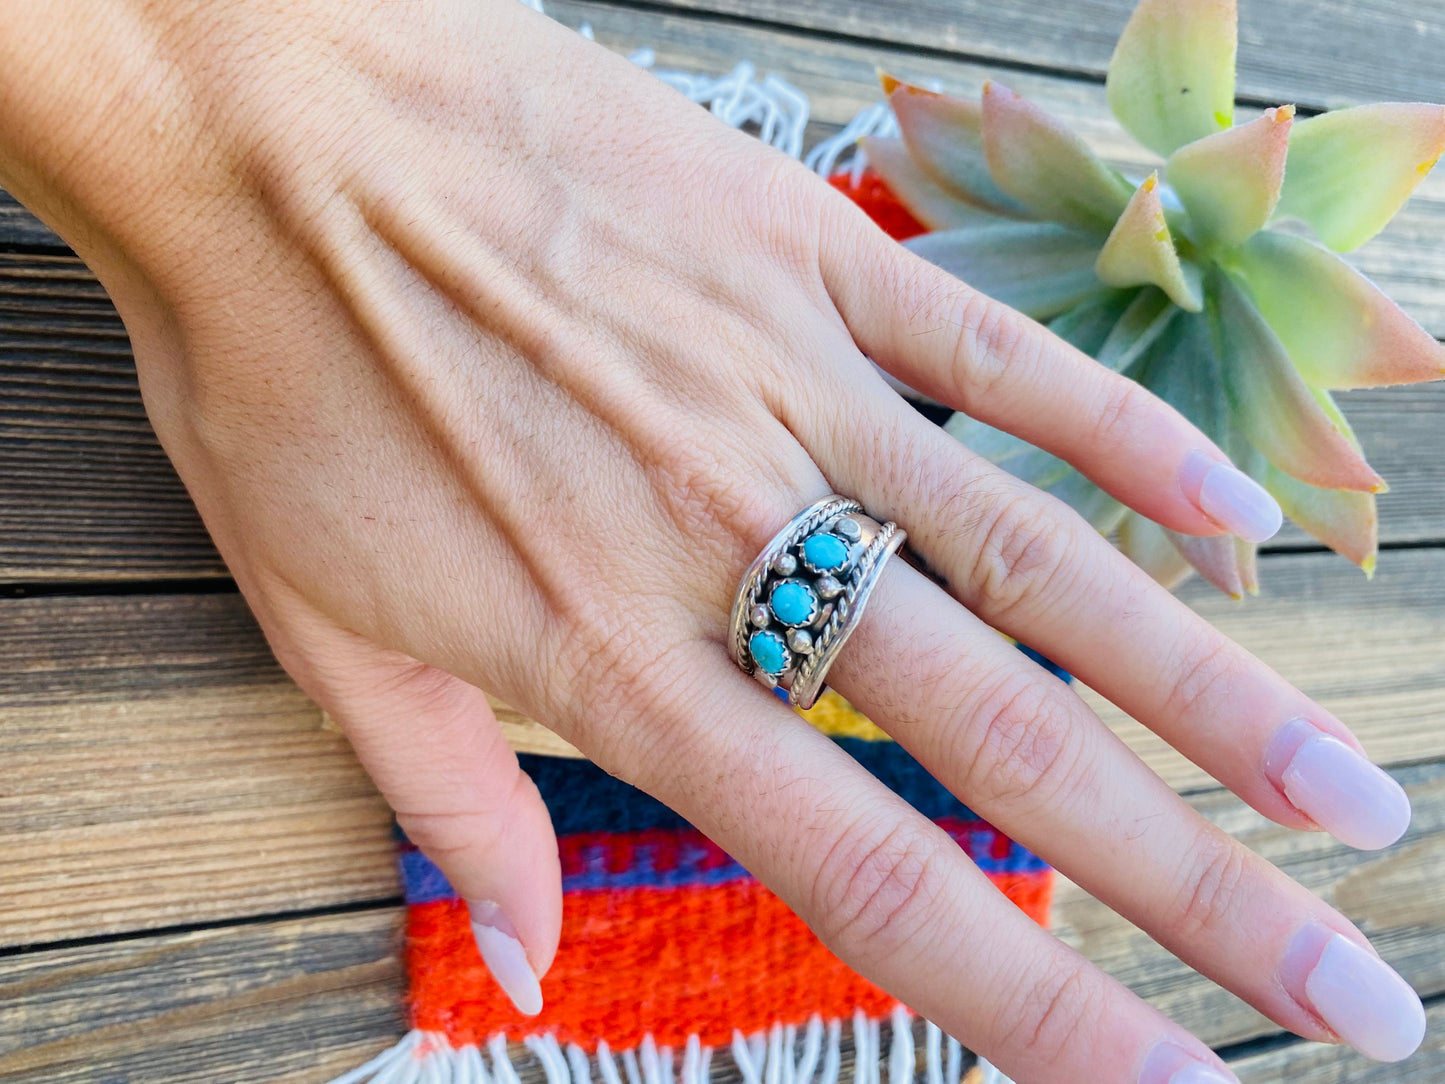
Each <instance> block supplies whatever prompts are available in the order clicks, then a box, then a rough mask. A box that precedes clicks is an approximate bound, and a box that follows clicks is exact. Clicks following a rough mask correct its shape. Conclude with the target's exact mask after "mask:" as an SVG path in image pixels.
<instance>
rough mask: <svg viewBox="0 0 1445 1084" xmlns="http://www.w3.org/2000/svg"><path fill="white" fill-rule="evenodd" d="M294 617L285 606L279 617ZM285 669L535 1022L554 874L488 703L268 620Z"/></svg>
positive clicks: (552, 846) (314, 625)
mask: <svg viewBox="0 0 1445 1084" xmlns="http://www.w3.org/2000/svg"><path fill="white" fill-rule="evenodd" d="M289 609H291V608H290V607H288V610H289ZM263 624H264V625H265V629H266V635H267V638H268V639H269V640H270V641H271V646H272V648H273V649H274V650H275V651H276V655H277V657H278V658H279V659H280V660H281V663H282V665H283V666H285V667H286V669H287V671H288V672H289V673H290V674H291V676H292V677H293V678H295V679H296V681H297V684H299V685H300V686H301V687H302V688H303V689H304V690H305V691H306V692H307V694H308V695H310V696H311V697H312V699H314V700H315V701H316V702H317V703H318V704H320V705H321V707H322V708H323V709H324V710H325V711H326V712H327V713H329V714H330V715H331V716H332V717H333V718H334V719H335V720H336V722H337V723H338V724H339V725H340V727H341V729H342V730H343V731H344V732H345V733H346V736H347V737H348V738H349V739H350V741H351V744H352V746H353V748H355V750H356V755H357V757H358V758H359V759H360V760H361V763H362V766H363V767H365V768H366V770H367V773H368V774H370V776H371V778H372V780H373V781H374V782H375V783H376V785H377V787H378V788H380V790H381V793H382V794H383V796H385V798H386V800H387V802H388V803H389V804H390V805H391V807H392V809H394V810H395V811H396V819H397V823H398V824H399V825H400V826H401V828H402V830H403V831H404V832H405V833H406V834H407V837H408V839H410V840H411V842H412V843H414V844H416V846H417V847H418V848H420V849H421V851H422V852H423V853H424V854H426V856H427V857H428V858H430V859H431V860H432V861H433V862H435V863H436V865H437V866H438V868H440V869H441V871H442V873H444V874H445V875H446V878H447V880H448V881H450V882H451V885H452V887H453V888H454V889H455V890H456V892H457V895H459V896H460V897H461V898H462V899H464V900H465V901H466V902H467V906H468V907H469V909H470V911H471V919H472V931H473V933H474V934H475V936H476V940H477V948H478V950H479V951H480V953H481V957H482V960H483V961H484V962H485V963H486V965H487V969H488V970H489V971H490V972H491V974H492V977H493V978H494V979H496V981H497V985H498V986H500V987H501V988H502V990H503V991H504V992H505V993H506V994H507V996H508V997H509V998H511V1000H512V1003H513V1004H514V1005H516V1007H517V1009H518V1010H519V1011H521V1012H523V1013H527V1014H529V1015H535V1014H536V1013H539V1012H541V1010H542V990H541V985H540V982H539V978H540V977H541V976H542V975H545V974H546V973H547V969H548V968H549V967H551V965H552V959H553V957H554V956H555V955H556V953H557V942H558V939H559V937H560V936H561V928H562V873H561V866H560V863H559V860H558V855H557V838H556V835H555V834H554V833H553V831H552V819H551V815H550V814H549V813H548V812H547V807H546V805H545V804H543V802H542V796H541V794H540V793H539V792H538V790H537V787H536V785H535V784H533V782H532V780H531V779H530V778H529V777H528V776H527V775H526V773H525V772H523V771H522V770H521V768H520V766H519V765H518V763H517V757H516V754H515V753H514V752H513V751H512V749H511V747H510V746H509V745H508V744H507V740H506V738H505V737H504V736H503V734H502V729H501V727H500V725H499V724H498V723H497V718H496V716H495V715H494V714H493V713H492V709H491V706H490V705H489V704H488V703H487V698H486V695H485V694H484V693H483V692H482V691H481V690H480V689H478V688H476V687H475V686H472V685H469V684H468V683H466V682H465V681H462V680H461V679H460V678H457V677H455V676H453V675H451V674H448V673H446V672H445V671H443V670H439V669H437V668H436V667H434V666H429V665H427V664H425V663H423V662H419V661H418V660H416V659H414V658H412V657H410V656H409V655H404V654H401V653H400V652H396V651H391V650H389V649H387V648H383V647H381V646H380V645H378V644H376V643H375V642H373V641H371V640H368V639H366V638H365V637H363V636H360V635H358V634H356V633H354V632H351V631H349V630H347V629H343V628H340V627H339V626H337V625H335V624H333V623H332V622H330V621H329V620H328V619H327V618H325V617H324V616H322V615H320V614H318V613H315V612H307V613H304V614H300V615H297V614H294V613H288V614H287V619H286V621H285V627H284V628H277V627H276V625H277V622H276V621H274V620H272V621H265V620H264V619H263Z"/></svg>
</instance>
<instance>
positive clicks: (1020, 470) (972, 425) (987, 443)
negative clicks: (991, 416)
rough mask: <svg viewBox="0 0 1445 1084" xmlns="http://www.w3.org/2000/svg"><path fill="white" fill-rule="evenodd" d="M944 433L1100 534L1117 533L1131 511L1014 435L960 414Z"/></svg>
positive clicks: (956, 415) (1042, 451) (1061, 462)
mask: <svg viewBox="0 0 1445 1084" xmlns="http://www.w3.org/2000/svg"><path fill="white" fill-rule="evenodd" d="M943 428H944V430H945V431H946V432H947V433H949V434H950V435H951V436H953V437H954V438H955V439H956V440H958V441H959V442H961V443H962V444H963V445H965V446H966V447H967V448H969V449H970V450H971V451H973V452H976V453H977V454H979V455H981V456H983V457H984V458H985V459H987V460H988V461H989V462H990V463H992V464H993V465H994V466H996V467H999V468H1000V469H1002V470H1005V471H1008V473H1009V474H1012V475H1013V476H1014V477H1015V478H1018V479H1019V480H1020V481H1023V482H1027V483H1028V484H1029V485H1031V486H1034V487H1035V488H1037V489H1041V490H1043V491H1044V492H1045V493H1049V494H1052V495H1053V496H1055V497H1057V498H1058V499H1059V500H1061V501H1063V502H1064V503H1065V504H1067V505H1069V507H1071V508H1073V509H1074V511H1076V512H1078V513H1079V515H1081V516H1083V517H1084V519H1085V520H1086V521H1088V523H1089V525H1090V526H1092V527H1093V528H1094V529H1095V530H1096V531H1098V532H1099V533H1100V534H1108V533H1110V532H1111V531H1113V530H1114V529H1115V528H1116V527H1117V526H1118V525H1119V521H1120V520H1121V519H1123V518H1124V516H1125V514H1126V513H1127V512H1128V509H1127V508H1125V507H1124V505H1122V504H1120V503H1119V502H1118V501H1117V500H1115V499H1114V498H1113V497H1111V496H1109V494H1107V493H1105V492H1104V491H1103V490H1102V489H1100V488H1099V487H1098V486H1096V485H1095V484H1094V483H1093V482H1091V481H1089V480H1088V479H1087V478H1085V477H1084V476H1083V475H1082V474H1080V473H1079V472H1078V471H1076V470H1075V469H1074V468H1073V467H1071V466H1070V465H1069V464H1068V463H1066V462H1064V461H1063V460H1062V459H1059V458H1058V457H1057V456H1054V455H1051V454H1049V453H1048V452H1046V451H1044V450H1043V449H1041V448H1037V447H1035V446H1034V445H1032V444H1030V443H1029V442H1028V441H1026V440H1021V439H1019V438H1018V437H1016V436H1014V435H1013V434H1012V433H1006V432H1004V431H1003V430H1002V429H995V428H994V427H993V426H991V425H988V424H986V423H984V422H981V421H978V420H977V419H975V418H970V417H969V416H968V415H967V414H963V413H957V414H954V415H953V417H951V418H950V419H949V420H948V421H947V423H945V425H944V427H943Z"/></svg>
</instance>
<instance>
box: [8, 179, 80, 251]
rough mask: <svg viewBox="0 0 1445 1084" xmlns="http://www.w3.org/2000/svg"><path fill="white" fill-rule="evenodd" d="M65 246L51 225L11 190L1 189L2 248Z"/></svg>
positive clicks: (50, 247)
mask: <svg viewBox="0 0 1445 1084" xmlns="http://www.w3.org/2000/svg"><path fill="white" fill-rule="evenodd" d="M65 247H66V244H65V242H64V241H62V240H61V239H60V238H59V237H56V236H55V234H54V233H52V232H51V231H50V227H48V226H46V225H45V223H43V222H41V221H40V220H39V219H38V218H36V217H35V216H34V215H32V214H31V213H30V212H29V211H27V210H26V209H25V208H24V207H22V206H20V204H19V203H18V202H16V200H15V197H14V196H12V195H11V194H10V193H9V192H5V191H0V250H14V249H22V250H23V249H57V248H58V249H64V248H65Z"/></svg>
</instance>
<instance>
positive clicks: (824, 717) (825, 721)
mask: <svg viewBox="0 0 1445 1084" xmlns="http://www.w3.org/2000/svg"><path fill="white" fill-rule="evenodd" d="M795 710H796V709H795ZM798 714H799V715H801V716H802V717H803V718H804V719H806V720H808V722H810V723H812V724H813V725H814V726H815V727H817V728H818V729H819V730H821V731H822V732H823V733H824V734H827V735H828V736H829V737H830V738H861V739H862V740H863V741H892V740H893V739H892V738H890V737H889V736H888V735H887V734H885V733H883V731H882V730H880V729H879V728H878V725H877V724H876V723H874V722H873V721H872V720H871V719H869V718H868V717H867V716H866V715H864V714H863V713H862V712H861V711H859V710H858V709H857V708H855V707H854V706H853V705H852V704H850V703H848V701H846V700H844V699H843V698H842V697H841V696H839V695H838V694H837V693H835V692H834V691H833V690H832V689H827V690H825V691H824V693H823V695H822V696H820V697H818V699H817V700H816V701H815V702H814V704H813V706H812V707H811V708H809V709H808V710H807V711H799V712H798Z"/></svg>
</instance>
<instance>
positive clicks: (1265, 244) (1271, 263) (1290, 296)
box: [1236, 230, 1445, 388]
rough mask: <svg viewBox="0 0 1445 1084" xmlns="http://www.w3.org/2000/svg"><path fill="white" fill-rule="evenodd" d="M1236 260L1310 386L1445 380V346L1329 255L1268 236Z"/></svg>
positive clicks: (1274, 234)
mask: <svg viewBox="0 0 1445 1084" xmlns="http://www.w3.org/2000/svg"><path fill="white" fill-rule="evenodd" d="M1236 261H1237V262H1236V267H1237V270H1238V271H1239V273H1240V275H1241V276H1242V277H1243V279H1244V281H1245V283H1246V284H1247V285H1248V286H1249V292H1250V294H1251V295H1252V297H1253V299H1254V303H1255V305H1256V306H1258V308H1259V311H1260V312H1261V313H1263V314H1264V318H1265V319H1266V320H1268V321H1269V326H1270V327H1272V328H1273V329H1274V332H1275V334H1276V335H1278V336H1279V338H1280V341H1281V342H1282V343H1284V346H1285V349H1286V350H1288V351H1289V356H1290V360H1291V361H1293V362H1294V364H1295V367H1296V368H1297V369H1298V370H1299V372H1300V375H1301V376H1302V377H1304V379H1305V382H1306V383H1307V384H1310V385H1312V386H1314V387H1317V388H1371V387H1379V386H1382V385H1386V384H1411V383H1415V382H1417V381H1422V380H1438V379H1440V377H1442V376H1445V345H1442V344H1441V343H1439V342H1437V341H1436V340H1435V338H1434V337H1433V336H1432V335H1431V334H1430V333H1429V332H1428V331H1426V330H1425V329H1424V328H1422V327H1421V326H1420V325H1419V324H1417V323H1415V321H1414V320H1412V319H1410V317H1409V316H1407V315H1406V314H1405V313H1404V311H1403V310H1402V309H1401V308H1400V307H1399V306H1398V305H1396V304H1395V303H1394V302H1393V301H1391V300H1390V299H1389V298H1388V297H1386V296H1385V294H1384V293H1383V292H1381V290H1380V289H1379V287H1377V286H1376V285H1375V284H1374V283H1372V282H1371V281H1370V280H1369V279H1367V278H1365V276H1364V275H1362V274H1360V273H1359V272H1358V271H1356V270H1355V269H1354V268H1353V267H1351V266H1350V265H1349V264H1348V263H1346V262H1345V261H1344V260H1342V259H1340V257H1338V256H1336V255H1335V254H1334V253H1333V252H1330V251H1329V250H1328V249H1326V248H1322V247H1321V246H1319V245H1316V244H1314V243H1312V242H1310V241H1306V240H1304V239H1303V238H1300V237H1292V236H1290V235H1289V234H1285V233H1280V232H1278V231H1276V230H1266V231H1264V232H1262V233H1260V234H1257V235H1256V236H1255V237H1253V238H1252V239H1251V240H1250V241H1249V243H1248V244H1246V245H1245V246H1244V247H1243V248H1242V249H1241V250H1240V251H1239V253H1238V254H1237V256H1236Z"/></svg>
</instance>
